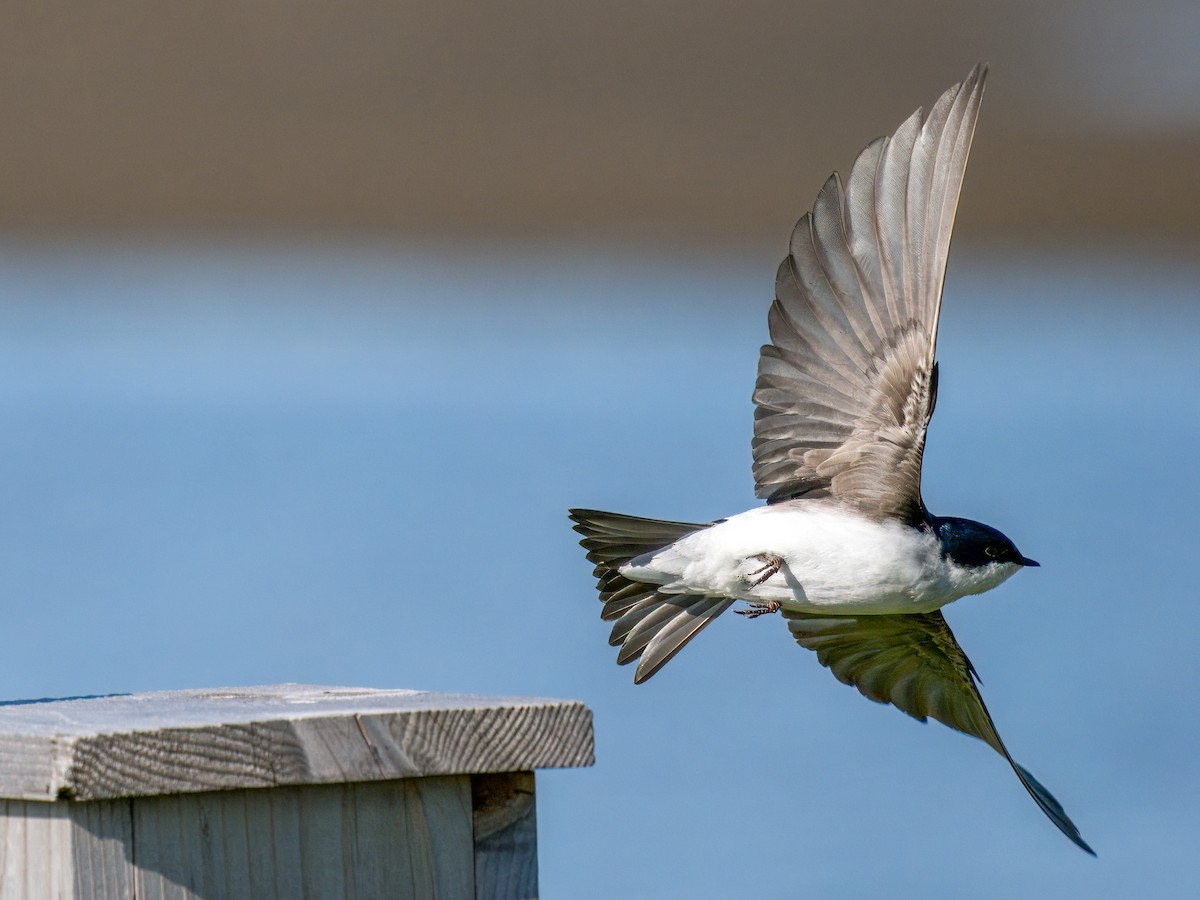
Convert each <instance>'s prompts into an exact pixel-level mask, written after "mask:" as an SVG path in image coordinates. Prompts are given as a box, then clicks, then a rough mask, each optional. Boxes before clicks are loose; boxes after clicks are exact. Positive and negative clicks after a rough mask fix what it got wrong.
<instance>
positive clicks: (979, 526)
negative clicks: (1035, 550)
mask: <svg viewBox="0 0 1200 900" xmlns="http://www.w3.org/2000/svg"><path fill="white" fill-rule="evenodd" d="M929 523H930V525H932V526H933V531H934V533H935V534H936V535H937V536H938V539H939V540H940V541H941V543H942V552H943V553H945V554H946V556H948V557H950V559H952V560H954V561H955V562H956V563H958V564H959V565H960V566H966V567H968V568H977V567H980V566H986V565H987V564H988V563H995V562H1000V563H1003V562H1009V563H1016V564H1017V565H1021V566H1036V565H1038V563H1036V562H1034V561H1033V560H1032V559H1027V558H1026V557H1024V556H1022V555H1021V551H1020V550H1018V549H1017V548H1016V545H1014V544H1013V542H1012V541H1010V540H1009V539H1008V538H1007V537H1005V536H1004V535H1003V534H1001V533H1000V532H999V531H997V530H996V529H995V528H992V527H990V526H988V525H984V524H983V523H982V522H972V521H971V520H970V519H957V518H955V517H954V516H947V517H945V518H941V517H939V516H930V517H929Z"/></svg>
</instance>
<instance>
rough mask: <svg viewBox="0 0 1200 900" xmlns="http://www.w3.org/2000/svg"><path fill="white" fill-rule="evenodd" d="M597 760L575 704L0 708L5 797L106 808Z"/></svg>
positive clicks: (161, 696) (252, 695) (339, 698)
mask: <svg viewBox="0 0 1200 900" xmlns="http://www.w3.org/2000/svg"><path fill="white" fill-rule="evenodd" d="M592 762H593V737H592V720H591V712H590V711H589V710H588V709H587V707H585V706H583V705H582V704H581V703H578V702H575V701H562V700H547V699H539V698H520V697H478V696H473V695H467V694H435V693H428V692H421V691H374V690H367V689H360V688H330V687H315V686H307V685H273V686H266V687H258V688H237V689H228V690H208V691H164V692H159V693H150V694H138V695H128V696H112V697H98V698H88V699H79V700H64V701H54V702H37V703H29V704H22V703H6V704H4V705H2V706H0V797H11V798H15V799H35V800H46V801H51V800H54V799H56V798H75V799H110V798H115V797H126V796H147V795H158V794H175V793H190V792H201V791H211V790H217V789H235V788H253V787H273V786H282V785H301V784H322V783H335V782H348V781H375V780H386V779H394V778H406V777H413V776H426V775H456V774H475V773H483V772H509V771H524V770H531V769H538V768H550V767H559V766H586V765H591V764H592Z"/></svg>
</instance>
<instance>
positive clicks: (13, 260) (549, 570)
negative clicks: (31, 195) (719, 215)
mask: <svg viewBox="0 0 1200 900" xmlns="http://www.w3.org/2000/svg"><path fill="white" fill-rule="evenodd" d="M747 256H748V257H749V259H748V260H742V259H738V258H736V257H735V256H732V255H730V256H727V257H724V258H709V259H705V260H697V259H694V258H690V257H679V256H675V257H672V256H670V255H669V254H668V255H666V256H665V257H664V256H661V255H656V256H653V257H651V256H647V255H644V254H642V255H639V254H636V253H633V252H624V253H619V252H616V251H612V250H610V251H608V252H593V253H591V254H586V253H575V254H572V253H570V252H567V251H558V252H555V251H547V250H540V251H528V250H526V251H522V250H520V249H517V248H512V247H509V248H503V247H497V248H490V249H487V250H483V251H482V252H480V251H477V252H475V253H473V254H471V255H469V256H464V254H463V253H462V252H461V248H454V247H441V248H439V247H431V246H420V247H411V248H404V247H397V246H374V247H372V246H363V245H361V244H356V245H355V246H353V247H341V248H338V247H331V246H329V245H328V244H322V245H320V246H313V247H296V246H295V245H292V244H288V245H270V244H261V245H248V246H247V245H239V246H218V245H211V244H210V245H207V246H199V245H197V244H189V245H188V246H185V247H181V246H164V245H156V246H147V245H140V246H125V247H117V246H112V245H106V246H99V245H92V246H80V245H70V246H58V247H46V246H44V245H43V246H40V247H38V248H30V247H18V246H13V245H10V246H8V247H7V248H5V249H4V252H3V253H2V254H0V290H2V291H3V294H4V298H5V299H4V302H3V305H2V306H0V422H3V429H0V458H2V459H3V460H4V465H3V467H2V468H0V503H2V508H3V510H4V514H3V516H0V578H2V580H3V584H4V593H5V595H6V596H7V598H8V599H7V600H6V601H5V604H4V607H5V629H4V630H5V648H6V649H5V652H4V654H3V657H2V658H0V683H3V685H4V692H5V695H6V696H8V697H14V698H15V697H30V698H31V697H43V696H55V695H67V696H69V695H78V694H90V693H101V692H110V691H114V692H115V691H136V690H153V689H163V688H186V687H196V686H212V685H223V684H255V683H269V682H279V681H303V682H312V683H322V684H350V685H372V686H403V687H413V688H424V689H434V690H448V691H481V692H488V693H501V694H509V693H511V694H532V695H544V696H567V697H576V698H579V699H582V700H584V701H585V702H586V703H588V705H590V706H591V707H592V709H593V710H594V711H595V715H596V728H597V760H598V762H597V766H596V768H595V769H592V770H588V771H569V772H564V773H558V772H545V773H542V774H541V776H540V780H541V784H542V789H541V791H540V793H539V805H540V809H539V820H540V826H541V828H540V834H541V842H542V843H541V857H542V879H543V891H544V895H545V896H548V897H553V896H571V897H596V898H601V897H615V896H646V897H648V896H689V897H714V898H715V897H731V896H764V897H766V896H799V895H810V894H811V895H822V896H846V897H852V896H864V895H885V896H918V895H919V896H925V897H931V896H944V897H962V896H972V897H984V896H986V897H1014V896H1067V895H1074V896H1080V895H1086V896H1094V897H1101V896H1104V897H1125V896H1132V895H1140V896H1172V895H1175V896H1182V895H1183V892H1178V891H1177V890H1176V889H1177V888H1178V887H1179V886H1180V884H1181V882H1180V879H1181V878H1184V877H1187V878H1192V877H1193V876H1184V875H1183V872H1184V871H1185V867H1183V866H1181V865H1180V860H1181V858H1182V857H1183V856H1185V855H1186V854H1187V852H1188V848H1189V846H1190V843H1191V838H1192V837H1194V836H1195V834H1196V833H1197V827H1198V825H1200V821H1198V819H1197V811H1196V808H1195V802H1194V800H1195V794H1194V792H1192V791H1190V790H1186V789H1183V788H1184V787H1185V786H1194V785H1195V783H1196V780H1195V775H1196V772H1195V766H1196V763H1195V753H1194V748H1195V745H1196V739H1197V736H1198V731H1197V724H1196V719H1195V716H1194V715H1193V714H1192V712H1191V705H1192V700H1191V697H1192V692H1193V691H1194V690H1195V688H1196V686H1197V685H1198V684H1200V678H1198V676H1200V663H1197V657H1196V654H1195V653H1194V652H1193V651H1194V647H1195V645H1196V639H1197V637H1198V635H1197V633H1196V632H1197V628H1196V622H1197V616H1196V613H1195V589H1194V572H1193V570H1194V567H1193V566H1192V564H1191V562H1190V560H1192V559H1193V557H1194V542H1195V536H1196V527H1195V524H1194V516H1195V510H1196V508H1197V506H1198V505H1200V496H1198V494H1200V485H1198V482H1197V479H1196V478H1195V475H1194V460H1195V447H1196V446H1197V443H1198V442H1200V396H1198V394H1197V391H1196V390H1195V388H1196V385H1197V384H1200V355H1198V354H1197V352H1196V349H1197V338H1198V337H1200V307H1198V306H1197V304H1196V302H1195V293H1194V292H1195V284H1196V279H1197V275H1198V274H1200V273H1198V271H1197V267H1196V266H1195V265H1188V264H1182V263H1179V262H1175V263H1165V262H1163V261H1162V260H1157V261H1156V260H1154V258H1153V257H1152V255H1139V256H1136V257H1135V256H1123V255H1121V254H1103V253H1097V252H1085V251H1079V250H1077V251H1073V252H1066V253H1065V254H1064V255H1063V256H1054V257H1051V256H1047V255H1045V254H1041V255H1039V254H1037V253H1035V252H1030V251H1022V250H1021V249H1020V248H1014V247H1008V248H1002V249H999V250H996V249H993V250H991V251H989V250H988V249H987V248H968V249H967V250H964V251H963V252H961V253H959V254H958V256H957V257H956V258H955V260H954V261H953V265H952V274H951V277H950V279H949V283H948V286H947V291H948V299H947V304H946V309H945V314H944V321H943V327H942V336H941V345H940V346H941V353H940V356H941V364H942V389H941V394H940V398H939V408H938V414H937V417H936V418H935V421H934V424H933V428H932V432H931V437H930V445H929V451H928V455H927V462H926V473H927V474H926V479H925V495H926V499H927V502H928V503H929V504H930V506H931V508H932V509H934V510H935V511H937V512H940V513H943V514H960V515H967V516H972V517H976V518H979V519H981V520H984V521H987V522H990V523H994V524H996V525H998V526H1000V527H1002V528H1003V529H1004V530H1005V531H1006V532H1007V533H1009V534H1010V535H1011V536H1013V538H1014V539H1015V540H1016V541H1017V542H1018V544H1019V546H1021V548H1022V549H1023V550H1024V551H1025V552H1027V553H1029V554H1030V555H1032V556H1034V557H1036V558H1037V559H1039V560H1040V561H1041V562H1042V563H1043V568H1041V569H1038V570H1036V571H1029V572H1026V573H1022V574H1021V575H1020V576H1019V577H1017V578H1015V579H1013V581H1011V582H1009V583H1008V584H1006V585H1005V586H1004V587H1002V588H1001V589H999V590H997V591H995V592H993V593H990V594H987V595H985V596H983V597H979V598H972V599H967V600H964V601H961V602H960V603H959V604H957V605H955V606H954V607H952V608H951V609H950V610H949V619H950V622H951V625H952V626H953V627H954V628H955V630H956V632H957V634H958V637H959V639H960V641H961V642H962V644H963V645H964V647H965V648H966V649H967V651H968V652H969V653H970V655H971V657H972V659H973V661H974V662H975V664H976V666H977V667H978V669H979V670H980V672H981V674H982V677H983V679H984V681H985V693H986V698H987V700H988V701H989V703H990V705H991V708H992V711H993V714H994V715H995V717H996V719H997V721H998V722H999V724H1000V727H1001V730H1002V733H1003V734H1004V736H1005V738H1006V739H1007V741H1008V743H1009V744H1010V746H1011V747H1012V749H1013V752H1014V753H1015V755H1016V756H1017V758H1018V759H1020V760H1021V761H1022V762H1024V763H1025V764H1026V765H1027V766H1028V767H1030V768H1031V769H1032V770H1033V771H1034V772H1035V774H1036V775H1037V776H1038V777H1039V778H1041V779H1042V780H1043V781H1045V782H1046V783H1047V785H1048V786H1050V788H1051V790H1053V791H1055V792H1056V794H1057V795H1058V797H1059V799H1060V800H1062V802H1063V803H1064V804H1065V805H1066V807H1067V809H1068V811H1069V812H1070V813H1071V815H1072V816H1073V817H1074V818H1075V820H1076V822H1077V823H1078V824H1079V825H1080V827H1081V829H1082V830H1083V833H1084V835H1085V836H1086V837H1087V839H1088V840H1089V841H1091V842H1092V844H1093V845H1094V846H1095V848H1096V849H1097V851H1098V852H1099V854H1100V858H1099V860H1091V859H1089V858H1087V857H1085V856H1084V855H1083V854H1081V853H1079V852H1078V851H1076V850H1075V849H1074V848H1072V847H1071V846H1070V845H1069V844H1068V843H1067V842H1066V841H1064V840H1063V839H1062V838H1061V837H1060V836H1059V835H1058V834H1057V833H1055V832H1054V830H1053V828H1052V827H1051V826H1050V825H1049V824H1048V823H1047V822H1045V821H1044V820H1043V818H1042V816H1041V814H1040V812H1038V810H1037V809H1036V807H1035V806H1034V805H1033V803H1032V802H1030V801H1029V799H1028V798H1027V797H1026V795H1025V793H1024V791H1023V790H1021V788H1020V787H1019V785H1018V784H1017V782H1016V780H1015V778H1013V776H1012V774H1011V772H1010V771H1009V770H1008V769H1007V767H1006V766H1005V765H1004V764H1003V762H1002V761H1001V760H1000V759H999V758H995V757H994V755H993V754H992V753H991V751H990V750H988V749H987V748H985V747H984V746H983V745H981V744H978V743H977V742H974V741H970V740H968V739H966V738H963V737H961V736H958V735H954V734H952V733H950V732H948V731H946V730H945V729H943V728H941V727H940V726H936V725H930V726H920V725H918V724H916V723H914V722H912V721H911V720H909V719H907V718H906V717H904V716H902V715H900V714H899V713H896V712H895V711H893V710H887V709H884V708H882V707H877V706H875V705H874V704H871V703H868V702H866V701H865V700H863V699H862V698H860V697H859V696H858V695H857V693H855V692H854V691H852V690H851V689H849V688H845V687H843V686H842V685H840V684H838V683H836V682H835V681H834V679H833V678H832V677H831V676H830V675H829V674H828V673H827V672H825V671H824V670H823V669H821V668H820V667H819V666H818V664H817V662H816V659H815V657H814V656H813V655H811V654H809V653H807V652H804V651H802V650H800V648H798V647H796V646H795V644H794V643H793V642H792V640H791V638H790V637H789V635H788V634H787V631H786V629H785V628H783V626H782V623H781V622H779V621H777V620H775V619H767V620H758V621H756V622H753V623H750V622H745V621H742V620H740V619H738V618H735V617H733V616H728V617H726V618H725V619H723V620H721V621H720V622H718V623H717V624H716V625H715V626H714V627H712V628H711V629H709V630H708V631H707V632H705V634H704V635H703V636H702V638H701V639H699V640H697V641H696V643H695V644H694V645H692V646H690V647H689V648H688V649H687V651H686V652H684V653H683V654H681V655H680V657H679V658H678V659H677V660H675V661H673V662H672V663H671V665H670V666H668V667H667V668H666V669H665V670H664V672H663V673H661V674H660V675H659V676H658V677H657V678H655V679H654V680H652V681H651V682H649V683H648V684H646V685H644V686H640V687H638V688H636V689H635V687H634V686H633V684H632V682H631V670H629V669H618V668H617V667H616V666H615V665H614V664H613V656H614V653H613V651H612V650H611V649H610V648H608V647H606V646H605V638H606V637H607V626H606V625H604V624H603V623H601V622H600V621H599V619H598V612H599V604H598V602H597V601H596V599H595V597H594V593H593V590H592V579H591V577H590V565H589V564H587V563H586V562H585V560H584V559H583V552H582V550H581V549H580V548H578V547H577V546H575V543H574V542H575V535H574V534H573V533H572V532H571V531H570V530H569V527H568V526H569V523H568V521H567V519H566V516H565V511H566V508H567V507H568V506H570V505H590V506H597V507H601V508H611V509H616V510H624V511H629V512H632V513H639V514H644V515H651V516H661V517H667V518H676V519H683V520H695V521H706V520H710V519H712V518H716V517H719V516H721V515H727V514H730V513H733V512H737V511H740V510H742V509H744V508H747V507H749V506H750V505H752V504H753V503H754V501H753V499H752V482H751V479H750V475H749V447H748V445H749V432H750V425H751V406H750V403H749V392H750V388H751V384H752V381H753V376H754V366H755V360H756V351H757V347H758V345H759V344H760V343H761V342H762V341H763V340H764V338H765V312H766V307H767V305H768V302H769V299H770V295H771V290H772V282H771V278H770V275H771V267H770V266H769V265H767V266H764V265H762V264H761V263H762V262H763V261H762V260H758V259H755V258H754V256H755V254H752V253H751V254H747ZM750 263H754V264H753V265H751V264H750ZM1190 871H1193V873H1194V870H1190ZM933 873H936V877H934V875H933ZM1192 886H1195V882H1194V881H1193V882H1192ZM1152 888H1153V890H1152Z"/></svg>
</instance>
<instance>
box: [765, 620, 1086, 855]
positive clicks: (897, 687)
mask: <svg viewBox="0 0 1200 900" xmlns="http://www.w3.org/2000/svg"><path fill="white" fill-rule="evenodd" d="M783 615H784V616H785V617H786V618H787V619H788V628H789V629H791V632H792V636H793V637H794V638H795V639H796V641H797V642H798V643H799V644H800V646H801V647H807V648H808V649H809V650H815V651H816V653H817V659H818V660H820V661H821V665H823V666H828V667H829V670H830V671H831V672H833V674H834V675H835V676H836V677H837V679H838V680H839V681H841V682H843V683H845V684H849V685H853V686H854V687H856V688H858V690H859V692H860V693H862V695H863V696H865V697H869V698H871V699H872V700H875V701H877V702H879V703H890V704H892V705H893V706H895V707H896V708H897V709H899V710H902V711H903V712H906V713H908V714H909V715H910V716H912V717H913V718H915V719H919V720H920V721H922V722H924V721H925V720H926V718H927V717H930V716H931V717H933V718H934V719H937V720H938V721H939V722H941V723H942V724H943V725H948V726H949V727H951V728H953V729H954V730H955V731H961V732H963V733H964V734H969V735H971V736H972V737H977V738H979V739H980V740H982V741H984V742H986V743H987V744H988V745H989V746H990V747H992V748H993V749H994V750H995V751H996V752H997V753H999V754H1000V755H1001V756H1003V757H1004V758H1005V759H1006V760H1008V763H1009V765H1011V766H1012V767H1013V771H1014V772H1016V773H1017V777H1018V778H1019V779H1021V784H1023V785H1025V789H1026V790H1027V791H1029V795H1030V796H1031V797H1033V799H1034V800H1035V801H1036V802H1037V805H1038V806H1040V807H1041V809H1042V812H1044V813H1045V814H1046V815H1047V816H1048V817H1049V818H1050V821H1051V822H1053V823H1054V824H1055V825H1057V826H1058V828H1059V830H1060V831H1062V833H1063V834H1065V835H1066V836H1067V837H1069V838H1070V839H1071V840H1072V841H1074V842H1075V843H1076V844H1077V845H1078V846H1080V847H1081V848H1083V849H1084V850H1086V851H1087V852H1088V853H1091V854H1092V855H1093V856H1095V853H1094V852H1093V851H1092V848H1091V847H1089V846H1088V845H1087V844H1086V843H1085V842H1084V840H1083V838H1082V837H1080V834H1079V829H1078V828H1076V827H1075V824H1074V823H1073V822H1072V821H1071V820H1070V818H1068V817H1067V814H1066V812H1064V811H1063V808H1062V806H1061V805H1060V804H1059V802H1058V801H1057V800H1055V799H1054V797H1053V795H1051V793H1050V792H1049V791H1048V790H1046V789H1045V788H1044V787H1042V785H1041V784H1040V783H1039V782H1038V781H1037V779H1035V778H1034V777H1033V776H1032V775H1030V774H1029V772H1027V771H1026V770H1025V769H1024V768H1022V767H1021V766H1019V765H1017V763H1016V762H1015V761H1014V760H1013V758H1012V757H1011V756H1009V753H1008V750H1007V749H1006V748H1005V746H1004V742H1003V741H1001V740H1000V735H999V734H997V732H996V726H995V724H994V723H993V722H992V717H991V715H989V714H988V711H987V707H986V706H984V704H983V697H982V696H981V695H980V693H979V686H978V684H977V683H976V676H975V669H974V667H973V666H972V665H971V661H970V660H969V659H967V655H966V654H965V653H963V651H962V648H961V647H959V646H958V641H956V640H955V639H954V635H953V634H952V633H951V631H950V627H949V626H948V625H947V624H946V620H945V618H943V616H942V614H941V613H940V612H932V613H924V614H907V615H895V616H824V615H813V614H810V613H802V612H795V611H792V610H788V609H785V610H784V611H783Z"/></svg>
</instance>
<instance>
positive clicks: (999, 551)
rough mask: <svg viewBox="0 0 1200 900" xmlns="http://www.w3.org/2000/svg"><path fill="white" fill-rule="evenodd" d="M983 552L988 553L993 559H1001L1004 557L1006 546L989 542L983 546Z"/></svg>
mask: <svg viewBox="0 0 1200 900" xmlns="http://www.w3.org/2000/svg"><path fill="white" fill-rule="evenodd" d="M983 552H984V553H986V554H987V555H988V556H990V557H991V558H992V559H999V558H1000V557H1002V556H1003V555H1004V548H1003V547H1001V546H1000V545H999V544H988V545H987V546H986V547H984V548H983Z"/></svg>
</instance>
